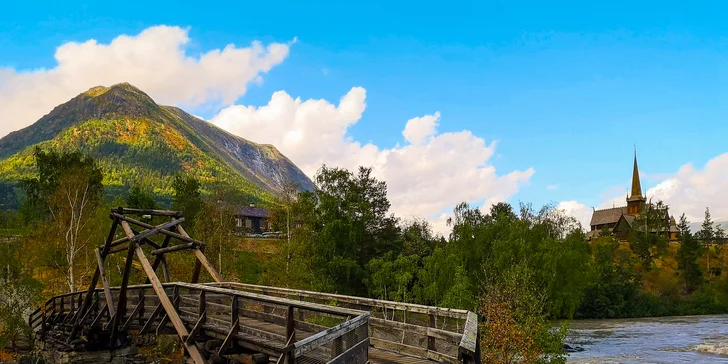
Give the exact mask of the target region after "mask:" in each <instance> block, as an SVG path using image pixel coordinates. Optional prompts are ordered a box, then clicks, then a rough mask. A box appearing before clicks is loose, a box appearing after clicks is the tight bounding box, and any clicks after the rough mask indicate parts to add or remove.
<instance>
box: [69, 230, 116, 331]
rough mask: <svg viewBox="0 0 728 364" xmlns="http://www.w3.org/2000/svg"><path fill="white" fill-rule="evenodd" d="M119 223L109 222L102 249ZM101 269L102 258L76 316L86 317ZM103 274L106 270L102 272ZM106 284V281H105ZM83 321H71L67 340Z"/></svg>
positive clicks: (112, 236) (106, 247) (105, 247)
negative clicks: (71, 325)
mask: <svg viewBox="0 0 728 364" xmlns="http://www.w3.org/2000/svg"><path fill="white" fill-rule="evenodd" d="M118 225H119V220H116V219H114V222H112V223H111V229H110V230H109V235H108V236H107V237H106V242H105V243H104V246H103V249H104V250H107V249H108V246H109V244H111V240H113V239H114V235H116V227H117V226H118ZM96 254H97V258H98V255H99V251H98V249H97V250H96ZM102 269H103V259H101V264H99V265H98V266H97V267H96V270H95V271H94V275H93V277H92V278H91V283H89V285H88V290H86V297H85V298H84V300H83V304H81V308H80V310H79V311H78V315H77V316H78V317H80V318H85V317H86V311H88V309H89V305H90V304H91V296H92V295H93V293H94V292H95V291H96V284H97V283H98V282H99V277H100V276H101V273H102ZM103 273H104V275H105V274H106V272H105V271H104V272H103ZM107 284H108V281H107ZM82 323H83V320H81V321H79V320H75V321H74V322H73V328H72V329H71V333H70V334H69V335H68V342H71V341H72V340H73V339H75V338H76V335H78V332H79V331H80V330H81V324H82Z"/></svg>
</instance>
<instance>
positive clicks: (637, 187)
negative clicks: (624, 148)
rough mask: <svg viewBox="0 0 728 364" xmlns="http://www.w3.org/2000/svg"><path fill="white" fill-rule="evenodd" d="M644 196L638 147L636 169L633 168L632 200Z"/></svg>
mask: <svg viewBox="0 0 728 364" xmlns="http://www.w3.org/2000/svg"><path fill="white" fill-rule="evenodd" d="M641 198H642V185H641V184H640V172H639V170H638V169H637V148H635V150H634V169H633V170H632V195H631V196H629V199H630V200H633V199H635V200H636V199H641Z"/></svg>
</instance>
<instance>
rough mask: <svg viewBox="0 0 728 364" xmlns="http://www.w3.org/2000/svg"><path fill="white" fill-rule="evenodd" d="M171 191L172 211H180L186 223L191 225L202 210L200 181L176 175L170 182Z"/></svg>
mask: <svg viewBox="0 0 728 364" xmlns="http://www.w3.org/2000/svg"><path fill="white" fill-rule="evenodd" d="M172 189H174V199H173V200H172V209H174V210H176V211H182V213H183V214H184V216H185V220H186V221H187V223H188V224H190V225H192V224H191V223H193V222H194V221H195V217H196V216H197V213H198V212H199V211H200V209H201V208H202V198H201V197H200V181H198V180H197V179H196V178H195V177H193V176H189V175H187V176H185V175H177V176H176V177H175V178H174V182H172Z"/></svg>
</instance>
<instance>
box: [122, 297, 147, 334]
mask: <svg viewBox="0 0 728 364" xmlns="http://www.w3.org/2000/svg"><path fill="white" fill-rule="evenodd" d="M143 307H144V301H139V303H137V305H136V306H135V307H134V309H133V310H132V311H131V314H129V318H128V319H126V322H124V325H122V326H121V331H126V330H127V329H128V328H129V326H131V323H132V322H133V321H134V316H136V315H137V314H138V313H139V311H140V310H142V309H143Z"/></svg>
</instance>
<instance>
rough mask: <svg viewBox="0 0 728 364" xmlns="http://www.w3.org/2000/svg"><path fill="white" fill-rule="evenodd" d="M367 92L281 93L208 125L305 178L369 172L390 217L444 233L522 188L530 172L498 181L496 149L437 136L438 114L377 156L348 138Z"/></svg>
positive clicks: (409, 127)
mask: <svg viewBox="0 0 728 364" xmlns="http://www.w3.org/2000/svg"><path fill="white" fill-rule="evenodd" d="M365 99H366V91H365V90H364V89H363V88H361V87H354V88H352V89H351V90H350V91H349V92H348V93H347V94H346V95H344V97H342V98H341V100H340V101H339V104H338V105H334V104H332V103H330V102H328V101H326V100H306V101H302V100H301V99H299V98H296V99H294V98H292V97H291V96H289V95H288V94H287V93H285V92H283V91H279V92H276V93H275V94H273V97H272V98H271V100H270V102H269V103H268V104H267V105H265V106H261V107H254V106H242V105H235V106H231V107H229V108H226V109H224V110H222V111H221V112H220V113H219V114H218V115H217V116H215V117H214V118H213V119H212V120H211V122H212V123H214V124H216V125H218V126H220V127H222V128H224V129H226V130H228V131H230V132H232V133H234V134H237V135H239V136H242V137H244V138H247V139H250V140H254V141H256V142H258V143H269V144H273V145H275V146H276V147H277V148H278V149H280V150H281V152H283V153H284V154H285V155H286V156H288V157H289V158H290V159H291V160H293V162H295V163H296V164H297V165H298V166H299V167H300V168H301V169H303V171H304V172H306V173H307V174H308V175H313V174H314V173H315V172H316V170H317V169H318V168H319V167H321V165H322V164H324V163H325V164H327V165H330V166H341V167H344V168H348V169H350V170H353V169H355V168H357V167H358V166H360V165H362V166H371V167H372V168H373V173H374V174H375V176H376V177H377V178H379V179H382V180H384V181H386V182H387V185H388V192H389V199H390V201H391V202H392V210H393V212H394V213H395V214H397V215H399V216H401V217H409V216H413V215H416V216H422V217H425V218H427V219H428V220H430V221H432V222H433V223H434V224H435V226H434V228H435V230H436V231H438V232H443V233H445V232H446V230H447V228H446V227H445V223H444V222H445V220H446V219H447V216H448V215H447V213H449V212H450V211H451V210H452V208H453V206H454V205H455V204H457V203H459V202H462V201H467V202H476V201H486V202H485V205H486V206H489V205H490V204H492V203H495V202H499V201H504V200H506V199H507V198H509V197H510V196H512V195H513V194H515V193H516V192H517V191H518V189H519V186H520V185H521V184H523V183H525V182H527V181H528V180H529V179H530V177H531V175H533V173H534V171H533V169H530V168H529V169H527V170H525V171H512V172H510V173H507V174H504V175H499V174H497V173H496V170H495V168H494V167H493V166H492V165H491V164H489V163H488V162H489V160H490V158H491V157H492V156H493V151H494V149H495V146H496V143H495V142H491V143H489V144H487V143H486V142H485V140H483V139H482V138H479V137H477V136H475V135H473V134H472V133H471V132H470V131H467V130H465V131H461V132H448V133H438V132H437V126H438V122H439V119H440V114H439V113H437V112H436V113H434V114H432V115H425V116H422V117H416V118H413V119H410V120H409V121H407V123H406V124H405V126H404V129H403V132H402V134H403V136H404V138H405V140H404V145H401V146H400V145H397V146H395V147H394V148H391V149H382V148H380V147H378V146H377V145H374V144H371V143H366V144H362V143H360V142H358V141H355V140H354V139H353V138H352V137H350V136H349V135H347V130H348V128H349V127H350V126H352V125H353V124H355V123H357V122H358V121H359V119H360V118H361V116H362V113H363V112H364V109H365V108H366V103H365Z"/></svg>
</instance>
